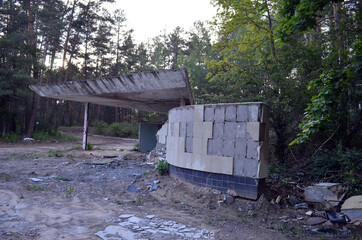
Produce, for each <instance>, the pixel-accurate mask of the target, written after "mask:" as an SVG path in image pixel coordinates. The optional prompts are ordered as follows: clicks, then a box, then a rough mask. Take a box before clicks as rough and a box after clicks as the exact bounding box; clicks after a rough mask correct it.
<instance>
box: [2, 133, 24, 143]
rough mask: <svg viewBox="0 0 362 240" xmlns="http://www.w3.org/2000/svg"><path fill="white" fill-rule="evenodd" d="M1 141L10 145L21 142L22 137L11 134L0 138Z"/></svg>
mask: <svg viewBox="0 0 362 240" xmlns="http://www.w3.org/2000/svg"><path fill="white" fill-rule="evenodd" d="M0 140H1V141H5V142H8V143H14V142H19V141H20V140H21V136H19V135H18V134H16V133H13V132H11V133H8V134H6V135H5V136H4V137H0Z"/></svg>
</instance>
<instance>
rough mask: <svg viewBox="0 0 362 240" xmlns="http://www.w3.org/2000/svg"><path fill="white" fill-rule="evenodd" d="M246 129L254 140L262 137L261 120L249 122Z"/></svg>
mask: <svg viewBox="0 0 362 240" xmlns="http://www.w3.org/2000/svg"><path fill="white" fill-rule="evenodd" d="M246 130H247V131H248V133H249V134H250V136H251V139H253V140H254V141H259V139H260V122H247V125H246Z"/></svg>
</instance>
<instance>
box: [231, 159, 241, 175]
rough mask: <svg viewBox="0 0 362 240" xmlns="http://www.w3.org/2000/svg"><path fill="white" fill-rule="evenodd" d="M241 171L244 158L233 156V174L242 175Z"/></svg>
mask: <svg viewBox="0 0 362 240" xmlns="http://www.w3.org/2000/svg"><path fill="white" fill-rule="evenodd" d="M243 172H244V159H243V158H234V164H233V175H235V176H243Z"/></svg>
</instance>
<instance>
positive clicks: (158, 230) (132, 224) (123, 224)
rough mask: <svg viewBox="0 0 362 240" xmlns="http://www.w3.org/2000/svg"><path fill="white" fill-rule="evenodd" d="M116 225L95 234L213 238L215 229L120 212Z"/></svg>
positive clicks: (107, 236)
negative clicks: (199, 227) (193, 226)
mask: <svg viewBox="0 0 362 240" xmlns="http://www.w3.org/2000/svg"><path fill="white" fill-rule="evenodd" d="M116 222H118V225H111V226H108V227H106V228H105V229H104V230H103V231H99V232H97V233H96V234H95V235H96V236H98V237H100V238H101V239H103V240H111V239H200V238H201V239H215V238H214V235H215V231H214V230H211V231H210V230H208V229H197V228H191V227H188V226H186V225H184V224H180V223H177V222H175V221H165V220H162V219H158V218H157V217H156V216H155V215H146V217H145V218H140V217H136V216H135V215H131V214H122V215H121V216H120V218H119V219H118V220H116Z"/></svg>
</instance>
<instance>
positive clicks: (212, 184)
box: [169, 164, 265, 200]
mask: <svg viewBox="0 0 362 240" xmlns="http://www.w3.org/2000/svg"><path fill="white" fill-rule="evenodd" d="M169 171H170V175H171V176H174V177H178V178H180V179H182V180H185V181H187V182H190V183H193V184H195V185H199V186H203V187H209V188H214V189H217V190H219V191H221V192H225V193H226V192H227V190H234V191H236V192H237V193H238V194H239V195H240V196H241V197H244V198H248V199H253V200H256V199H258V197H259V194H260V193H261V192H262V189H263V188H264V185H265V179H254V178H249V177H239V176H232V175H226V174H219V173H209V172H202V171H197V170H192V169H187V168H180V167H176V166H173V165H171V164H170V165H169Z"/></svg>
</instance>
